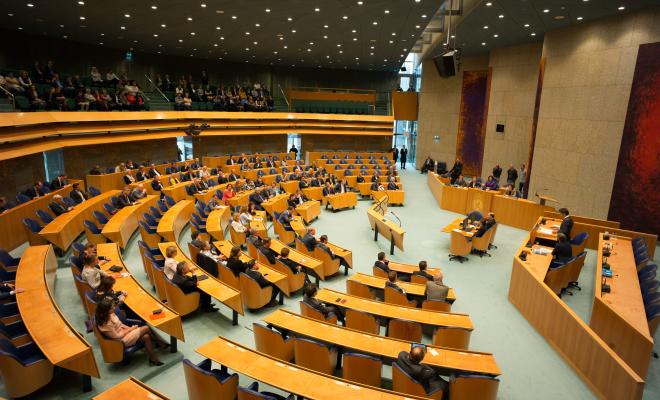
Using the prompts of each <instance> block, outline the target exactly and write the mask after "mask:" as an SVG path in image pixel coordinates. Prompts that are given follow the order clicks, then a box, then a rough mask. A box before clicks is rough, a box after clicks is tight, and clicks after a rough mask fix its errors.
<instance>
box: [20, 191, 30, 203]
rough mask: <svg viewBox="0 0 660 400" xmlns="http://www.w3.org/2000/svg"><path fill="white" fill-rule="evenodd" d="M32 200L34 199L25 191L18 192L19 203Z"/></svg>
mask: <svg viewBox="0 0 660 400" xmlns="http://www.w3.org/2000/svg"><path fill="white" fill-rule="evenodd" d="M30 200H32V199H31V198H30V197H29V196H27V195H25V194H23V193H18V194H16V201H17V202H18V204H23V203H27V202H28V201H30Z"/></svg>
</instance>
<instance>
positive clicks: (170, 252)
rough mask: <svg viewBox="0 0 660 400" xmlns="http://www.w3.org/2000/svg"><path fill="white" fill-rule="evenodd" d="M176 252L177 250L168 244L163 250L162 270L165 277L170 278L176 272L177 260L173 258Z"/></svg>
mask: <svg viewBox="0 0 660 400" xmlns="http://www.w3.org/2000/svg"><path fill="white" fill-rule="evenodd" d="M177 253H178V250H177V249H176V247H175V246H170V247H168V248H167V249H166V250H165V265H164V266H163V272H164V273H165V276H166V277H167V279H169V280H172V278H174V274H176V265H177V264H178V261H177V260H175V259H174V257H176V255H177Z"/></svg>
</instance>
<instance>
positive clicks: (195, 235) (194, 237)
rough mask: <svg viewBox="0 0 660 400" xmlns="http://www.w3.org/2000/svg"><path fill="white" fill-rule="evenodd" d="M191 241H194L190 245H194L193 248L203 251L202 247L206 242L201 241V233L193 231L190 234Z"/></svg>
mask: <svg viewBox="0 0 660 400" xmlns="http://www.w3.org/2000/svg"><path fill="white" fill-rule="evenodd" d="M190 239H191V240H192V241H191V242H190V244H192V245H193V246H195V247H197V248H198V249H200V250H201V249H202V246H204V241H203V240H201V239H200V237H199V232H197V231H193V232H192V233H191V234H190Z"/></svg>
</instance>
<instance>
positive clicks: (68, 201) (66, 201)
mask: <svg viewBox="0 0 660 400" xmlns="http://www.w3.org/2000/svg"><path fill="white" fill-rule="evenodd" d="M62 201H64V204H66V206H67V207H75V206H76V202H75V201H74V200H73V199H72V198H71V197H62Z"/></svg>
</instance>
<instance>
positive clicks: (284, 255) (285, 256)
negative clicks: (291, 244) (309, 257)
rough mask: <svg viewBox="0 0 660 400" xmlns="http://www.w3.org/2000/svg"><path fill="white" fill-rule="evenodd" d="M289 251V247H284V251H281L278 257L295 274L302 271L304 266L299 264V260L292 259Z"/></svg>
mask: <svg viewBox="0 0 660 400" xmlns="http://www.w3.org/2000/svg"><path fill="white" fill-rule="evenodd" d="M289 253H290V250H289V248H288V247H284V248H282V251H281V252H280V255H279V257H277V259H278V260H279V261H280V262H281V263H282V264H284V265H286V266H287V267H289V269H290V270H291V272H293V273H294V274H297V273H300V272H302V266H300V264H298V263H297V262H295V261H293V260H292V259H290V258H289Z"/></svg>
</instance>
